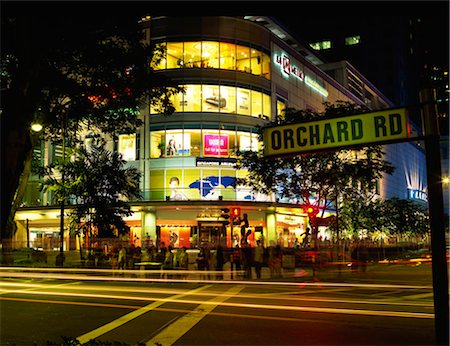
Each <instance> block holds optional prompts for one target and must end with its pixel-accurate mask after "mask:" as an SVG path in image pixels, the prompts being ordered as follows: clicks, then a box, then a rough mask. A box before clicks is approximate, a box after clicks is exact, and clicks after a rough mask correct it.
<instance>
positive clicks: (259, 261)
mask: <svg viewBox="0 0 450 346" xmlns="http://www.w3.org/2000/svg"><path fill="white" fill-rule="evenodd" d="M253 263H254V266H255V272H256V278H257V279H261V269H262V266H263V263H264V246H263V245H262V243H261V240H257V241H256V247H255V250H254V256H253Z"/></svg>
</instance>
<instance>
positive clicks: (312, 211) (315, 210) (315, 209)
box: [306, 205, 319, 217]
mask: <svg viewBox="0 0 450 346" xmlns="http://www.w3.org/2000/svg"><path fill="white" fill-rule="evenodd" d="M306 213H307V214H308V216H309V217H315V216H316V215H317V214H319V208H318V207H317V206H315V205H309V206H308V207H307V208H306Z"/></svg>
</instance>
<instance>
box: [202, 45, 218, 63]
mask: <svg viewBox="0 0 450 346" xmlns="http://www.w3.org/2000/svg"><path fill="white" fill-rule="evenodd" d="M202 67H203V68H219V42H212V41H203V42H202Z"/></svg>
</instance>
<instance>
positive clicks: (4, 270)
mask: <svg viewBox="0 0 450 346" xmlns="http://www.w3.org/2000/svg"><path fill="white" fill-rule="evenodd" d="M11 269H12V268H11V267H0V277H14V278H27V279H29V278H38V279H42V278H46V279H60V280H81V281H82V280H86V281H109V282H112V281H117V282H128V281H132V282H155V283H169V282H170V283H173V282H181V283H196V284H199V283H203V284H207V283H208V284H209V283H215V284H237V283H239V284H245V285H253V286H259V285H260V286H295V287H299V286H311V287H360V288H373V289H379V288H388V289H394V288H402V289H432V288H433V287H432V286H430V285H398V284H362V283H340V282H299V281H298V282H281V281H276V282H274V281H244V280H238V281H236V280H204V279H199V278H195V279H187V278H185V279H161V278H142V277H141V278H139V277H136V276H144V275H145V274H150V273H152V272H157V273H159V274H161V273H162V274H167V275H171V274H176V273H177V271H174V270H169V271H145V272H144V273H142V272H143V271H139V270H127V271H122V272H119V271H108V270H101V269H97V270H96V269H91V270H89V269H84V270H77V269H74V270H69V271H81V272H88V273H105V274H106V273H108V272H113V273H114V274H115V275H118V274H121V273H123V274H125V273H129V274H133V276H134V277H124V276H87V275H76V274H72V275H64V274H58V273H56V274H48V273H18V272H12V271H9V270H11ZM15 269H16V270H24V271H37V270H36V268H20V267H15ZM40 270H41V271H59V272H66V271H68V270H62V269H59V270H58V269H57V268H40ZM188 272H190V273H191V274H195V275H198V276H207V275H208V273H209V274H211V275H212V274H216V273H221V274H224V273H225V272H224V271H209V272H208V271H188ZM179 273H186V271H179Z"/></svg>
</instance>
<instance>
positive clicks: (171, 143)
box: [166, 130, 183, 157]
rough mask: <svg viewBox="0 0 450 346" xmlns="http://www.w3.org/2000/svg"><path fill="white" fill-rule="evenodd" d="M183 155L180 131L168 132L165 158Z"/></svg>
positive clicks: (181, 133)
mask: <svg viewBox="0 0 450 346" xmlns="http://www.w3.org/2000/svg"><path fill="white" fill-rule="evenodd" d="M182 154H183V132H182V130H170V131H167V132H166V156H167V157H173V156H181V155H182Z"/></svg>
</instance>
